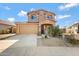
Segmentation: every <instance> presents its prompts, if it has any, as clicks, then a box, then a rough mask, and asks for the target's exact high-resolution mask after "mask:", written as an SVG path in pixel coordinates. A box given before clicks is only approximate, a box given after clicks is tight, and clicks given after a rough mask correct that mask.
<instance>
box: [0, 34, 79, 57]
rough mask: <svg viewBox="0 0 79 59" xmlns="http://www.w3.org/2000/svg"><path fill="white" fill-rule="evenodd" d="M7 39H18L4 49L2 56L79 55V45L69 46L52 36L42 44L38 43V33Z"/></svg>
mask: <svg viewBox="0 0 79 59" xmlns="http://www.w3.org/2000/svg"><path fill="white" fill-rule="evenodd" d="M7 40H8V41H9V40H10V41H9V42H11V41H12V40H16V41H15V42H14V43H13V44H11V45H9V46H8V48H6V49H5V50H3V51H2V52H1V53H0V55H1V56H54V55H55V56H60V55H62V56H63V55H64V56H66V55H79V51H78V50H79V47H67V46H66V45H65V44H64V43H63V41H62V39H61V40H60V39H58V38H52V39H50V40H46V41H45V40H44V41H43V42H44V44H41V45H40V44H39V45H38V41H39V39H37V36H36V35H16V36H13V37H10V38H8V39H7ZM55 40H56V41H55ZM4 41H5V40H4ZM60 41H61V42H60ZM0 42H1V41H0ZM12 42H13V41H12ZM40 42H41V41H40ZM46 42H49V43H50V44H49V43H48V44H46ZM52 43H53V44H52ZM59 43H60V45H59ZM0 44H4V43H0ZM7 44H8V43H7ZM4 46H5V45H4ZM0 48H2V47H0Z"/></svg>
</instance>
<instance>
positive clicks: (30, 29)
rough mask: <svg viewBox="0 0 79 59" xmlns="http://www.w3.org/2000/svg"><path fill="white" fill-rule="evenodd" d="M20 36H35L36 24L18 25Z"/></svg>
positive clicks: (36, 31)
mask: <svg viewBox="0 0 79 59" xmlns="http://www.w3.org/2000/svg"><path fill="white" fill-rule="evenodd" d="M19 33H20V34H37V33H38V24H36V23H35V24H34V23H27V24H20V25H19Z"/></svg>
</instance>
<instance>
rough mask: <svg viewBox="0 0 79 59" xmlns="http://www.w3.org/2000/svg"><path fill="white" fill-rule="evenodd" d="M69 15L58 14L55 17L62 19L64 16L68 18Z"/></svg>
mask: <svg viewBox="0 0 79 59" xmlns="http://www.w3.org/2000/svg"><path fill="white" fill-rule="evenodd" d="M70 16H71V15H58V16H56V18H57V19H64V18H68V17H70Z"/></svg>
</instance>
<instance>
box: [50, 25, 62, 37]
mask: <svg viewBox="0 0 79 59" xmlns="http://www.w3.org/2000/svg"><path fill="white" fill-rule="evenodd" d="M48 34H49V35H50V36H60V35H62V31H61V29H59V26H55V27H53V26H51V27H49V28H48Z"/></svg>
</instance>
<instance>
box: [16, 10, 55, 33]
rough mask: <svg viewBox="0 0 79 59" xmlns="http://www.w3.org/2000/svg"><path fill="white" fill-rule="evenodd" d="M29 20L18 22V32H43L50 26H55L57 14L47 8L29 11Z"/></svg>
mask: <svg viewBox="0 0 79 59" xmlns="http://www.w3.org/2000/svg"><path fill="white" fill-rule="evenodd" d="M27 16H28V22H21V23H20V22H18V23H16V33H17V34H43V33H44V32H45V30H46V29H47V28H48V27H49V26H55V22H56V21H55V14H54V13H52V12H50V11H46V10H42V9H41V10H36V11H30V12H28V13H27Z"/></svg>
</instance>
